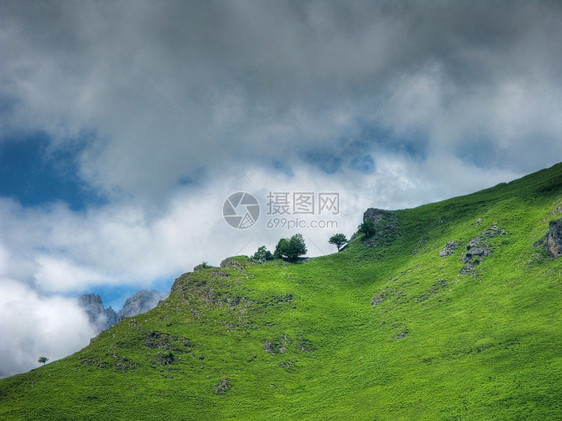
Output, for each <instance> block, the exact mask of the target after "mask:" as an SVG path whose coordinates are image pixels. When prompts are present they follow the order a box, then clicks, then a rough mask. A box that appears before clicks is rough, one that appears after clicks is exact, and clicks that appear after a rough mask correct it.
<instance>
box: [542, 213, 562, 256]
mask: <svg viewBox="0 0 562 421" xmlns="http://www.w3.org/2000/svg"><path fill="white" fill-rule="evenodd" d="M545 239H546V251H547V252H548V254H549V255H550V257H554V258H557V257H558V256H561V255H562V218H560V219H556V220H555V221H550V224H549V227H548V232H547V233H546V238H545Z"/></svg>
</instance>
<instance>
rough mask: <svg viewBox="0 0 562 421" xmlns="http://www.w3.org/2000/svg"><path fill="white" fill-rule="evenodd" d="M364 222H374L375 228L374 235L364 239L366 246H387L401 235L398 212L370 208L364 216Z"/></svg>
mask: <svg viewBox="0 0 562 421" xmlns="http://www.w3.org/2000/svg"><path fill="white" fill-rule="evenodd" d="M363 222H364V223H365V222H372V224H373V228H374V234H373V235H371V236H368V237H366V238H364V239H363V243H364V244H365V245H366V246H369V247H376V246H379V245H387V244H389V243H391V242H392V241H394V240H395V239H396V238H398V236H399V235H400V229H399V226H398V214H396V212H393V211H387V210H384V209H375V208H369V209H367V210H366V211H365V213H364V214H363Z"/></svg>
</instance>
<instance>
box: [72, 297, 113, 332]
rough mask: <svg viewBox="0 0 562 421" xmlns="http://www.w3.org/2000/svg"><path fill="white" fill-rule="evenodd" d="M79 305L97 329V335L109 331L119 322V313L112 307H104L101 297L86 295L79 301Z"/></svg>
mask: <svg viewBox="0 0 562 421" xmlns="http://www.w3.org/2000/svg"><path fill="white" fill-rule="evenodd" d="M78 303H79V304H80V307H82V308H83V309H84V311H85V312H86V314H87V315H88V319H89V321H90V324H92V325H94V326H95V327H96V331H97V332H96V333H99V332H101V331H103V330H106V329H109V328H110V327H111V326H113V325H114V324H115V323H117V322H118V321H119V317H118V316H117V313H115V310H113V309H112V308H111V306H109V307H108V308H104V307H103V301H102V299H101V297H100V296H99V295H96V294H84V295H82V296H81V297H80V298H79V299H78Z"/></svg>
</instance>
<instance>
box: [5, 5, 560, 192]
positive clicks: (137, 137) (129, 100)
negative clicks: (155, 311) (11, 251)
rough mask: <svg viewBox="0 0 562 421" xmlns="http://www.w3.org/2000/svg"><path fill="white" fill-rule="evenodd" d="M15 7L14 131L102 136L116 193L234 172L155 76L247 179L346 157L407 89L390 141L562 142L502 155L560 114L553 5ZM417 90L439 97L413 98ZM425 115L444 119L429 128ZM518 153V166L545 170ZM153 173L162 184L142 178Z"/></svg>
mask: <svg viewBox="0 0 562 421" xmlns="http://www.w3.org/2000/svg"><path fill="white" fill-rule="evenodd" d="M3 12H4V13H3V15H4V18H3V21H4V22H3V23H4V24H5V25H4V27H5V29H4V30H3V38H2V39H3V42H2V52H3V56H4V57H6V58H7V60H6V62H5V63H4V64H3V65H2V66H3V67H4V70H5V71H4V72H3V74H4V76H3V82H4V83H3V86H4V89H3V94H4V95H3V96H5V97H15V98H18V102H19V106H18V110H19V111H21V112H22V113H26V114H27V115H29V114H31V115H34V116H35V118H34V119H33V121H27V120H24V119H23V118H21V116H20V118H19V119H18V118H17V113H16V114H15V115H16V117H13V118H12V119H6V120H7V121H5V122H4V125H7V126H10V125H17V126H22V125H23V126H26V127H33V125H38V126H40V128H42V129H46V130H48V131H50V132H51V133H52V134H53V137H54V138H55V139H58V140H60V139H64V137H65V136H68V135H69V133H72V131H73V130H74V131H76V130H79V129H81V128H83V126H86V127H93V128H95V129H97V130H98V133H99V139H98V140H97V142H95V143H94V144H92V145H91V148H90V153H85V154H84V155H83V162H82V166H83V168H82V175H83V177H84V178H85V179H87V180H88V181H89V182H91V183H92V184H94V185H96V186H97V187H99V188H101V189H104V190H108V191H111V189H117V190H118V191H122V190H124V191H128V192H131V193H132V194H133V195H139V194H141V195H142V194H149V195H151V194H157V192H162V191H163V190H164V191H165V190H167V189H170V188H173V187H174V185H175V184H176V182H177V180H178V179H182V178H186V177H191V176H193V174H191V173H190V171H191V170H190V169H191V168H198V169H199V170H200V169H201V168H202V167H206V166H209V167H215V166H216V165H219V166H223V165H224V164H225V163H226V162H225V161H224V159H223V157H221V156H220V154H219V153H217V150H216V149H215V148H214V147H213V145H212V144H209V142H208V141H207V140H206V139H205V137H204V135H202V134H201V132H200V131H199V130H197V129H196V128H194V127H193V124H191V122H190V121H187V120H186V119H185V118H183V117H182V115H181V112H179V111H178V110H177V109H176V108H175V107H174V105H173V104H171V103H170V102H169V101H168V99H167V98H165V97H164V96H163V95H161V92H159V91H158V89H156V88H155V86H153V85H152V84H151V82H150V81H149V79H148V78H150V79H152V80H153V81H154V82H155V83H156V84H157V86H158V87H159V88H160V89H161V90H162V91H163V92H165V93H166V95H169V97H170V98H171V99H172V100H173V101H174V102H176V103H177V104H178V106H179V107H180V108H181V109H182V110H183V111H184V112H185V113H187V114H188V115H189V116H190V117H192V118H193V120H194V121H195V122H197V124H198V125H199V126H200V127H201V128H202V129H203V130H204V131H205V132H206V133H207V134H208V135H209V136H210V138H212V139H213V141H216V142H217V144H219V145H221V147H222V148H223V149H224V150H225V151H226V152H227V153H228V154H229V155H230V156H231V157H232V158H233V159H234V160H235V161H236V162H239V163H240V165H242V166H244V167H251V166H255V165H263V166H267V165H269V163H270V162H275V161H276V160H279V159H280V158H282V157H284V156H287V155H289V156H290V157H291V158H292V159H295V158H297V159H298V158H299V157H304V163H306V162H309V163H310V162H311V160H310V159H307V158H306V157H307V152H308V151H310V150H313V149H315V148H319V147H321V148H324V145H328V147H337V146H338V142H339V140H340V139H341V137H342V136H347V135H348V134H349V133H353V132H355V131H356V130H357V129H359V128H361V125H362V124H364V123H365V122H366V121H367V120H368V119H369V117H370V116H371V115H372V114H373V113H374V112H375V111H376V110H377V108H378V107H379V106H380V105H381V104H382V103H383V102H384V100H385V99H387V98H388V97H389V96H391V95H392V93H393V92H395V91H396V90H397V89H398V88H399V87H400V86H401V85H402V84H403V83H404V81H405V80H407V79H408V78H412V80H413V82H412V87H411V88H409V89H407V90H406V91H405V92H404V94H403V97H406V99H407V98H408V96H410V97H412V98H411V99H412V100H413V101H415V102H414V103H410V104H408V106H407V107H406V106H402V107H400V106H399V105H397V106H396V107H393V108H392V107H391V108H390V109H388V110H387V111H386V112H385V114H384V115H383V117H382V118H380V119H378V120H377V121H375V123H374V124H375V125H379V126H381V127H380V129H381V130H391V131H394V132H396V139H394V140H391V141H390V143H397V144H398V145H400V144H401V142H402V141H401V131H403V130H406V131H410V132H411V131H412V130H417V131H422V132H424V133H425V136H426V137H429V138H430V139H434V140H433V142H434V147H439V148H441V147H442V146H443V145H442V144H443V142H444V143H445V148H449V149H451V151H452V152H453V153H456V154H461V153H462V152H463V148H465V145H466V137H467V135H468V136H469V137H470V136H472V135H473V133H471V132H470V130H474V132H475V133H474V135H476V133H477V132H479V131H483V132H486V133H487V135H488V137H489V141H488V142H487V144H489V148H485V149H486V150H487V151H488V153H489V154H495V153H501V152H502V150H504V149H506V148H509V147H511V146H512V145H518V148H519V149H520V150H521V152H520V153H522V154H525V153H526V151H527V148H525V146H524V145H525V144H528V143H529V142H530V138H531V137H536V136H539V137H541V136H542V137H547V138H548V137H549V136H550V137H552V136H555V135H557V134H558V132H557V130H558V129H559V127H558V126H556V123H554V122H553V121H551V120H552V119H550V118H549V117H548V115H544V116H543V117H542V118H541V119H540V121H529V122H528V124H525V127H522V128H521V129H517V130H516V131H517V134H516V136H515V138H513V139H511V140H510V139H507V140H506V137H507V136H504V139H503V142H504V143H505V146H504V147H503V149H502V147H498V145H497V143H501V142H502V139H501V137H502V133H501V132H502V131H504V130H505V129H506V128H505V126H509V125H510V124H511V123H512V120H514V122H515V125H517V124H520V122H521V119H522V118H523V119H525V118H527V119H528V120H532V119H533V118H535V119H536V118H537V116H536V110H537V107H540V108H541V111H540V112H541V113H542V112H544V113H546V112H548V111H549V110H550V111H551V112H553V113H555V112H557V111H560V103H559V100H558V99H557V98H556V97H554V96H553V97H550V96H549V95H545V93H547V94H548V93H551V94H553V93H554V92H557V91H558V90H559V86H558V81H559V80H560V76H561V64H560V60H559V59H558V58H559V57H560V56H562V47H561V44H560V43H559V42H557V41H556V40H558V39H560V38H561V37H560V35H562V33H561V32H562V29H561V23H560V16H562V13H561V10H560V7H559V6H558V5H557V3H555V2H488V1H486V2H435V1H427V2H400V1H392V2H330V3H326V2H313V1H309V2H301V1H296V2H291V1H287V2H279V1H275V2H267V1H263V2H222V1H208V2H137V1H135V2H118V3H115V4H108V3H87V4H84V3H69V2H44V3H41V4H38V5H36V4H34V5H31V4H30V3H26V2H8V3H4V5H3ZM420 80H422V81H423V80H426V82H428V83H432V84H433V85H432V86H431V89H430V90H429V91H428V92H420V94H419V96H417V97H416V96H413V95H414V94H415V92H416V91H415V89H416V86H417V85H416V84H419V83H420ZM510 86H514V87H515V88H516V89H521V90H522V92H520V93H518V92H515V93H514V94H513V95H512V94H511V93H510V91H509V89H510ZM419 88H420V89H423V87H419ZM514 95H522V96H523V98H519V99H518V98H513V96H514ZM505 96H507V98H506V99H505V101H506V103H507V101H508V100H509V99H510V98H511V99H515V100H516V101H518V102H517V104H515V109H514V110H513V115H512V116H511V115H509V113H510V110H503V109H502V108H501V105H502V104H498V102H503V101H504V97H505ZM406 99H404V98H402V100H403V101H402V102H403V103H404V104H406V103H407V102H406ZM525 104H528V105H529V106H531V105H532V107H533V108H532V110H531V115H528V116H525V115H524V114H525V112H526V109H525V108H524V107H525ZM428 105H429V107H431V106H433V107H434V109H431V108H429V107H428ZM517 107H519V108H521V107H523V109H517ZM420 108H421V109H423V108H428V109H427V110H426V112H429V111H431V112H432V113H433V114H429V115H427V114H426V115H423V116H422V117H423V118H422V119H420V120H416V119H415V116H416V114H417V113H418V109H420ZM467 110H469V112H467ZM475 110H476V111H475ZM533 110H534V112H533ZM506 113H508V115H506ZM522 114H523V115H522ZM12 116H14V114H12ZM535 125H536V127H535ZM552 125H554V126H555V127H552ZM521 130H522V132H521ZM384 142H388V140H385V141H384ZM384 142H378V144H379V145H380V144H381V143H384ZM521 144H523V146H521ZM410 146H411V145H410ZM408 147H409V146H408V145H406V149H407V148H408ZM431 147H432V145H430V144H421V143H420V145H419V146H417V147H414V148H413V149H416V148H417V149H423V152H424V153H427V152H428V151H431ZM389 149H390V150H393V149H394V150H400V149H401V147H400V146H393V145H389ZM402 149H404V148H402ZM410 149H412V148H410ZM547 149H549V151H548V152H549V154H552V153H556V152H560V150H559V149H557V148H556V147H550V148H547ZM513 150H517V148H515V149H513ZM498 151H499V152H498ZM363 152H368V151H363ZM504 152H505V151H504ZM504 155H505V154H504ZM178 156H182V157H184V159H185V161H184V163H185V165H181V166H180V165H178V163H177V162H178V161H177V159H176V158H177V157H178ZM508 158H509V159H508V160H507V161H505V162H504V163H503V165H505V166H506V167H508V168H509V167H512V169H514V170H528V169H529V167H534V166H541V165H543V164H544V162H541V161H544V160H545V157H542V158H541V156H538V157H534V159H533V162H532V163H531V164H530V165H524V164H522V163H521V162H520V161H521V159H518V158H519V155H517V154H515V156H513V157H511V156H508ZM352 159H354V158H353V157H350V160H352ZM476 159H477V161H478V163H480V164H483V165H485V164H486V163H487V162H489V159H482V160H480V159H478V157H476ZM149 163H150V165H151V166H152V167H153V168H154V173H155V174H157V175H156V176H155V177H154V178H151V179H150V180H146V179H144V178H143V177H141V178H140V180H142V181H141V182H138V181H137V180H139V178H138V177H135V173H136V172H138V169H139V168H146V166H147V165H148V164H149ZM186 166H187V167H188V168H190V169H188V170H187V171H186V168H185V167H186Z"/></svg>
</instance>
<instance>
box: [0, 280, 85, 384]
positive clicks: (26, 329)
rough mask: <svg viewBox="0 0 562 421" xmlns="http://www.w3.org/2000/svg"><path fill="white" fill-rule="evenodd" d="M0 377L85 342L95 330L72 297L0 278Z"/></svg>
mask: <svg viewBox="0 0 562 421" xmlns="http://www.w3.org/2000/svg"><path fill="white" fill-rule="evenodd" d="M0 287H1V290H2V293H1V294H0V337H2V341H0V377H6V376H10V375H13V374H16V373H20V372H23V371H27V370H30V369H31V368H34V367H37V366H38V365H39V364H38V363H37V359H38V358H39V357H40V356H45V357H47V358H49V360H50V361H54V360H57V359H59V358H62V357H65V356H66V355H69V354H70V353H72V352H75V351H78V350H79V349H80V348H82V347H84V346H86V345H87V344H88V341H89V339H90V338H91V337H93V336H94V330H93V329H92V327H91V326H90V324H89V323H88V318H87V316H86V315H85V313H84V312H83V311H82V310H81V309H80V308H79V307H78V303H77V301H76V300H74V299H69V298H65V297H63V296H50V297H45V296H39V295H38V294H37V293H36V292H35V291H34V290H33V289H31V288H30V287H29V286H28V285H25V284H22V283H20V282H18V281H15V280H11V279H6V278H1V279H0Z"/></svg>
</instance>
